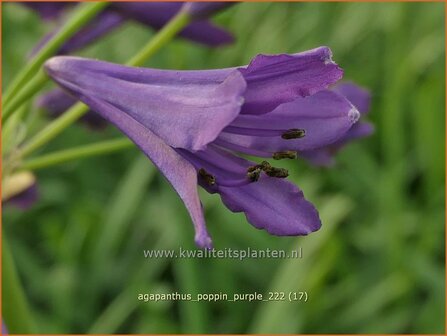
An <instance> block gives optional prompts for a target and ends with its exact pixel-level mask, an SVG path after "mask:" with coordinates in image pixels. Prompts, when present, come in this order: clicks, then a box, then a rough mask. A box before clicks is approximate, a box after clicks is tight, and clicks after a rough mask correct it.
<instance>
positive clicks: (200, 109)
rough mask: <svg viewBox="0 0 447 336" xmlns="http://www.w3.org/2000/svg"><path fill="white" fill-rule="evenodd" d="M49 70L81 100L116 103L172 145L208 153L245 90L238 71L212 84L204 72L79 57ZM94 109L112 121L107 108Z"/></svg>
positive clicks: (50, 65)
mask: <svg viewBox="0 0 447 336" xmlns="http://www.w3.org/2000/svg"><path fill="white" fill-rule="evenodd" d="M45 68H46V71H47V72H48V74H49V75H50V76H51V77H52V78H53V79H54V80H55V81H56V82H57V83H58V84H60V85H61V86H62V87H63V88H64V89H66V90H69V91H70V92H71V93H72V94H73V95H74V96H76V97H78V98H79V99H80V100H81V101H83V102H87V101H88V100H89V98H90V97H91V98H94V99H95V100H100V101H102V102H104V103H105V105H113V106H115V107H116V108H118V109H119V110H120V111H121V113H122V114H127V115H128V116H129V117H131V118H133V119H134V120H136V121H137V122H139V123H141V124H142V125H143V126H144V127H146V128H148V129H150V130H151V131H152V132H154V133H155V134H156V135H157V136H158V137H160V138H162V139H163V140H164V141H165V142H166V143H167V144H168V145H170V146H172V147H176V148H184V149H189V150H192V151H197V150H202V149H204V148H205V147H206V145H207V144H208V143H210V142H212V141H213V140H214V139H216V138H217V136H218V135H219V133H220V132H221V131H222V129H223V128H224V127H226V126H227V125H228V124H229V123H230V122H231V121H233V120H234V118H236V116H237V115H238V114H239V111H240V107H241V104H242V95H243V93H244V91H245V87H246V84H245V81H244V79H243V78H242V76H241V74H240V73H239V72H238V71H232V72H229V75H228V76H227V77H226V78H225V79H224V80H223V81H213V80H211V79H210V78H209V77H208V75H207V72H206V71H169V70H155V69H148V68H131V67H125V66H121V65H115V64H112V63H107V62H99V61H91V60H87V59H82V58H76V57H54V58H52V59H50V60H49V61H47V62H46V64H45ZM87 104H88V103H87ZM90 107H91V108H92V106H90ZM92 109H93V110H94V111H95V112H98V113H99V114H101V116H102V117H104V118H106V119H108V116H107V114H108V112H109V110H108V109H105V110H98V109H95V108H92Z"/></svg>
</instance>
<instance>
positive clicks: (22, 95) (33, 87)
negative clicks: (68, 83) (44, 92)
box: [3, 71, 49, 120]
mask: <svg viewBox="0 0 447 336" xmlns="http://www.w3.org/2000/svg"><path fill="white" fill-rule="evenodd" d="M48 80H49V78H48V76H47V75H46V74H45V73H44V72H43V71H39V72H38V74H37V75H36V76H34V77H33V79H32V80H31V81H30V82H29V83H28V84H26V85H25V87H24V88H23V90H21V91H19V92H18V93H17V95H15V96H14V97H13V98H12V99H11V100H10V101H9V104H5V107H4V109H3V116H4V117H5V120H6V118H7V117H8V116H10V115H11V114H12V113H13V112H14V111H15V110H17V109H18V108H19V107H20V106H22V104H23V103H25V102H26V101H27V100H28V99H30V98H31V97H32V96H34V94H36V92H38V91H39V90H40V89H41V88H42V86H44V85H45V84H46V82H47V81H48Z"/></svg>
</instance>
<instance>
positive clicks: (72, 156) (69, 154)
mask: <svg viewBox="0 0 447 336" xmlns="http://www.w3.org/2000/svg"><path fill="white" fill-rule="evenodd" d="M132 146H133V142H131V141H130V140H129V139H127V138H119V139H115V140H108V141H103V142H99V143H95V144H89V145H85V146H79V147H75V148H71V149H65V150H61V151H58V152H54V153H51V154H46V155H42V156H40V157H37V158H33V159H30V160H27V161H25V162H24V163H23V164H22V165H21V166H20V167H21V169H25V170H37V169H42V168H46V167H49V166H53V165H57V164H60V163H64V162H67V161H71V160H76V159H80V158H85V157H89V156H96V155H102V154H108V153H113V152H117V151H120V150H123V149H126V148H129V147H132Z"/></svg>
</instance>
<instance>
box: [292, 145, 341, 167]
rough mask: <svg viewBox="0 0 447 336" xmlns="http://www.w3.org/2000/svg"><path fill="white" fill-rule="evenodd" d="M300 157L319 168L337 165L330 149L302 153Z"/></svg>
mask: <svg viewBox="0 0 447 336" xmlns="http://www.w3.org/2000/svg"><path fill="white" fill-rule="evenodd" d="M299 157H300V158H303V159H305V160H306V161H308V162H309V163H311V164H312V165H314V166H317V167H332V166H333V165H334V164H335V159H334V153H333V152H332V151H331V150H330V148H321V149H314V150H309V151H302V152H300V153H299Z"/></svg>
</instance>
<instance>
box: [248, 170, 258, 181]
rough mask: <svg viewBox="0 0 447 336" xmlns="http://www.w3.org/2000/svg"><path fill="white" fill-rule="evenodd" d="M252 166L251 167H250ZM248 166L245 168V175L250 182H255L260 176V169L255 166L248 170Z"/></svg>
mask: <svg viewBox="0 0 447 336" xmlns="http://www.w3.org/2000/svg"><path fill="white" fill-rule="evenodd" d="M250 168H253V167H250ZM250 168H248V169H247V177H248V179H249V180H250V181H251V182H256V181H257V180H259V178H260V177H261V169H260V168H256V169H253V170H250Z"/></svg>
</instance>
